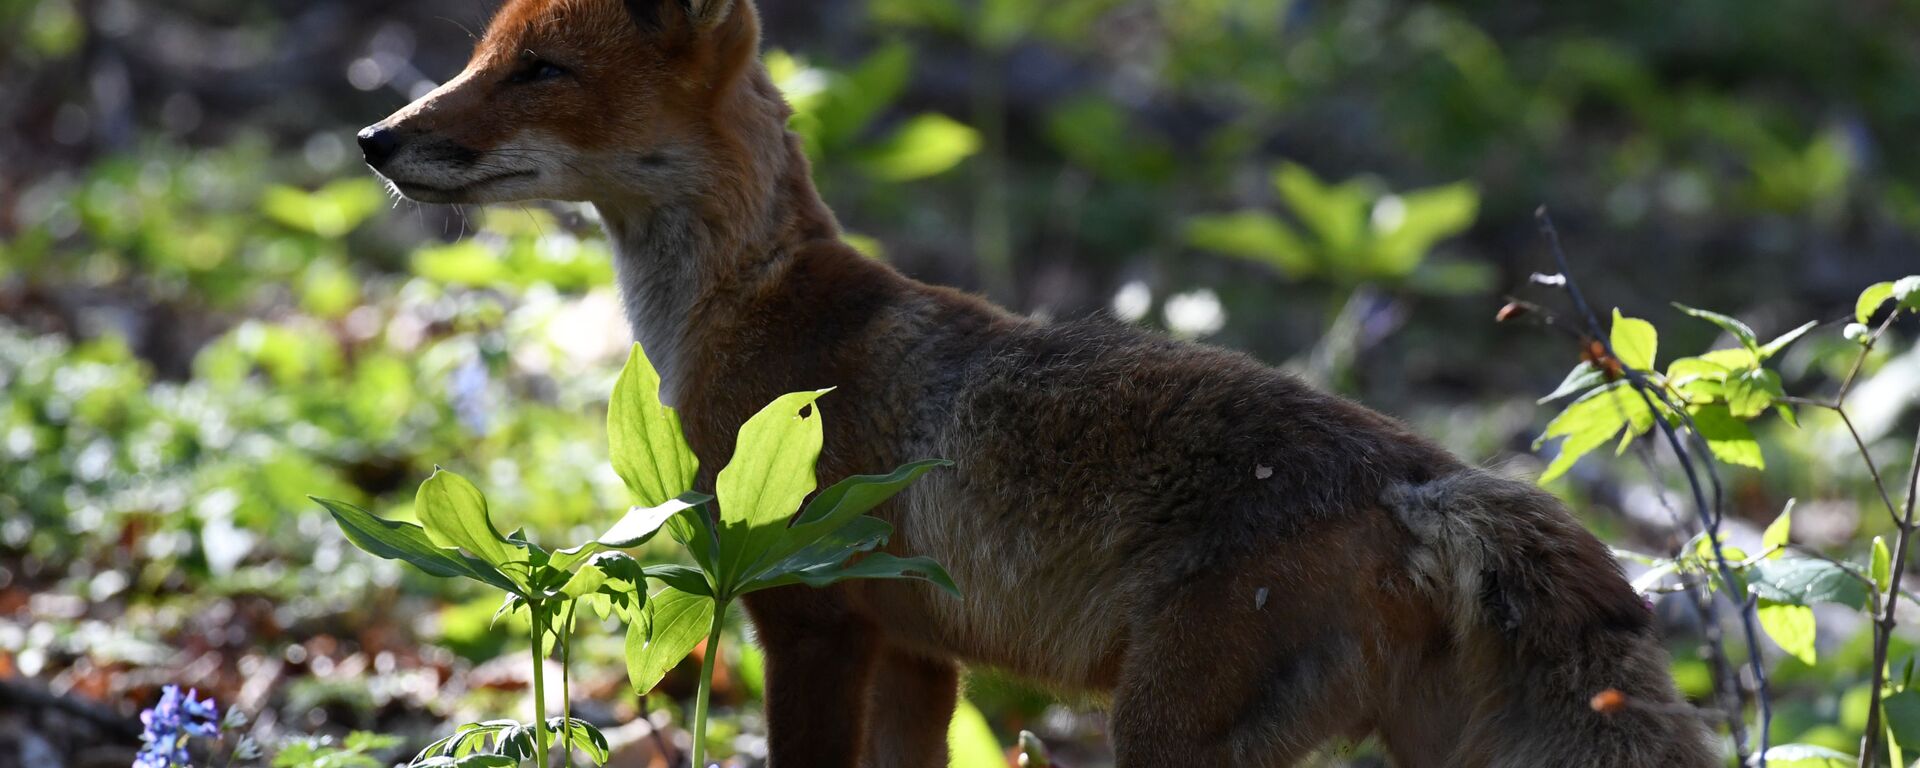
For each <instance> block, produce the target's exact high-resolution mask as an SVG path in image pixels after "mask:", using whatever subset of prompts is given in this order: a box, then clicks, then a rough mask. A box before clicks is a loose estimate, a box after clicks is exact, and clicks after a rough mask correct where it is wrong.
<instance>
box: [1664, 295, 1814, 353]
mask: <svg viewBox="0 0 1920 768" xmlns="http://www.w3.org/2000/svg"><path fill="white" fill-rule="evenodd" d="M1673 306H1674V308H1676V309H1678V310H1680V311H1682V312H1685V313H1687V314H1689V315H1693V316H1694V317H1697V318H1700V319H1702V320H1705V321H1707V322H1710V323H1713V324H1714V325H1717V326H1720V328H1721V330H1724V331H1726V332H1727V333H1731V334H1733V337H1734V338H1736V339H1739V340H1740V346H1742V347H1746V348H1747V349H1749V350H1755V351H1758V350H1759V349H1760V337H1758V336H1756V335H1754V333H1753V328H1752V327H1751V326H1748V325H1747V324H1746V323H1743V322H1740V321H1739V320H1737V319H1735V318H1733V317H1729V316H1727V315H1723V314H1720V313H1718V312H1713V311H1710V310H1705V309H1695V308H1693V307H1689V306H1687V305H1685V304H1681V303H1679V302H1675V303H1674V305H1673ZM1789 341H1791V340H1789Z"/></svg>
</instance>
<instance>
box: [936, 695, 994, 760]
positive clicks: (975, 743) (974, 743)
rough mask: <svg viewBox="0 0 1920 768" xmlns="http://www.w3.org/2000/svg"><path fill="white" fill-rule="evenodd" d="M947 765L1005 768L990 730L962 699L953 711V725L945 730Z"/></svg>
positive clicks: (985, 720) (975, 711)
mask: <svg viewBox="0 0 1920 768" xmlns="http://www.w3.org/2000/svg"><path fill="white" fill-rule="evenodd" d="M947 755H948V757H947V765H948V766H949V768H1006V766H1007V757H1006V755H1005V754H1004V753H1002V752H1001V750H1000V740H999V739H996V738H994V736H993V728H991V727H989V726H988V725H987V718H986V717H985V716H983V715H981V714H980V710H979V708H977V707H975V706H974V705H973V703H972V702H970V701H966V700H965V699H962V700H961V701H960V704H959V706H957V707H954V710H953V722H952V723H950V724H949V725H948V726H947Z"/></svg>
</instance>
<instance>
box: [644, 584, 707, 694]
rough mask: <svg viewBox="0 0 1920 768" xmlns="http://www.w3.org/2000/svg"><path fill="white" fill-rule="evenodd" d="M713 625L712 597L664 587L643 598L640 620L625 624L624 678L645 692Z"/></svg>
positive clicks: (657, 682) (689, 650)
mask: <svg viewBox="0 0 1920 768" xmlns="http://www.w3.org/2000/svg"><path fill="white" fill-rule="evenodd" d="M712 629H713V598H711V597H706V596H703V595H694V594H688V593H686V592H681V591H680V590H677V589H674V588H672V587H668V588H666V589H663V590H661V591H660V593H659V594H656V595H654V596H653V599H651V600H648V601H647V610H646V612H645V614H644V615H643V616H642V618H641V620H640V621H634V622H631V623H629V624H627V651H626V657H627V680H628V681H629V682H632V683H633V690H634V692H635V693H636V694H639V695H642V696H644V695H646V694H647V692H648V691H652V690H653V687H654V686H656V685H659V684H660V678H662V677H665V676H666V675H667V672H668V671H669V670H671V669H673V667H674V665H676V664H679V663H680V660H681V659H684V658H686V657H687V654H689V653H692V652H693V648H694V646H697V645H699V644H700V641H701V640H703V639H705V638H706V636H707V633H708V632H709V631H710V630H712Z"/></svg>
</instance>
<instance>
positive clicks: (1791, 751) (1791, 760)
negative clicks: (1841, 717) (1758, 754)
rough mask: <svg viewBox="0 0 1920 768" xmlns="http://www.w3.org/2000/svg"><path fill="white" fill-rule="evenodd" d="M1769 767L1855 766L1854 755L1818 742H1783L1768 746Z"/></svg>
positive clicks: (1825, 767)
mask: <svg viewBox="0 0 1920 768" xmlns="http://www.w3.org/2000/svg"><path fill="white" fill-rule="evenodd" d="M1766 756H1767V766H1768V768H1854V757H1853V755H1849V754H1846V753H1845V752H1839V751H1835V750H1833V749H1829V748H1827V747H1822V746H1819V745H1817V744H1781V745H1778V746H1774V747H1768V748H1767V752H1766Z"/></svg>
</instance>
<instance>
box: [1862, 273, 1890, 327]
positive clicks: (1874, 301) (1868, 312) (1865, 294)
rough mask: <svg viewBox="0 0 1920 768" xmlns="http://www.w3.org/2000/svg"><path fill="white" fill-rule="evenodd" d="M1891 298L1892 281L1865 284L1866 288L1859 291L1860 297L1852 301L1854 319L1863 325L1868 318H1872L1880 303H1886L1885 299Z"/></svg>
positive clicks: (1878, 309)
mask: <svg viewBox="0 0 1920 768" xmlns="http://www.w3.org/2000/svg"><path fill="white" fill-rule="evenodd" d="M1891 298H1893V282H1892V281H1887V282H1884V283H1874V284H1873V285H1869V286H1867V289H1866V290H1864V291H1861V292H1860V298H1859V299H1857V300H1855V301H1854V304H1853V319H1854V321H1855V322H1858V323H1860V324H1862V325H1865V324H1866V322H1867V321H1868V320H1871V319H1873V314H1874V313H1875V312H1878V311H1880V305H1882V304H1885V303H1887V299H1891Z"/></svg>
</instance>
